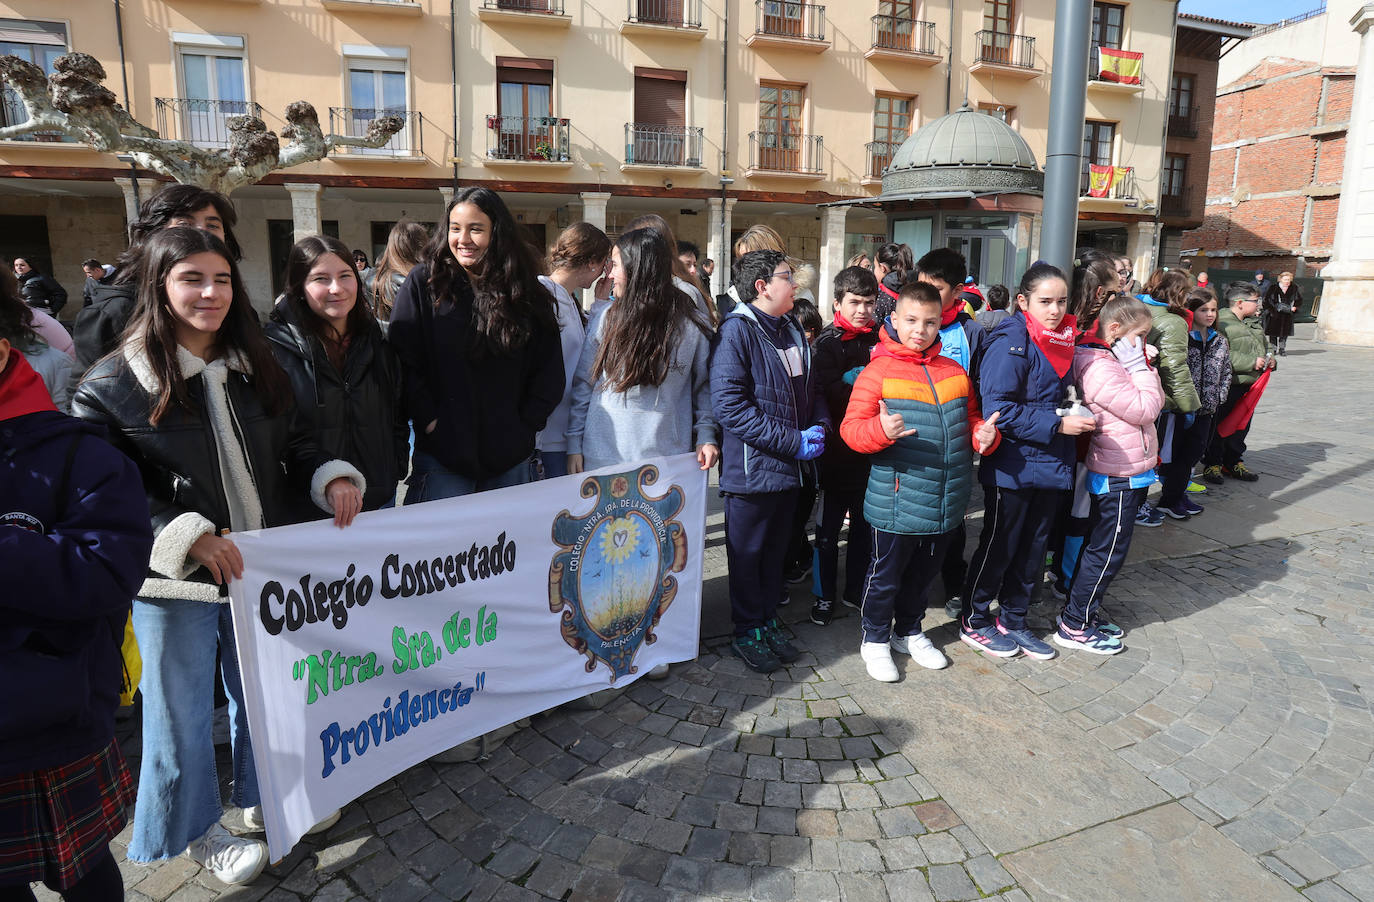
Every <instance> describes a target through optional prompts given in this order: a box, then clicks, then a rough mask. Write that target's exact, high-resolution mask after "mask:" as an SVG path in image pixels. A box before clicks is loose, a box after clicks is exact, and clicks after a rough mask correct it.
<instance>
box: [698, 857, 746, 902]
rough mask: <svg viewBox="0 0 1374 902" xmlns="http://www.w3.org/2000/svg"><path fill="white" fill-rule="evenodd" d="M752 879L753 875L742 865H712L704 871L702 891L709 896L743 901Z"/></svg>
mask: <svg viewBox="0 0 1374 902" xmlns="http://www.w3.org/2000/svg"><path fill="white" fill-rule="evenodd" d="M752 878H753V874H752V873H751V871H750V869H749V868H747V867H745V866H743V865H738V864H725V863H721V864H714V865H711V866H710V867H709V868H708V869H707V870H706V877H705V880H703V881H702V890H703V891H704V892H705V893H706V894H707V895H711V896H723V897H725V898H727V899H745V898H748V896H749V888H750V881H751V880H752Z"/></svg>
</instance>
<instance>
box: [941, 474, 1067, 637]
mask: <svg viewBox="0 0 1374 902" xmlns="http://www.w3.org/2000/svg"><path fill="white" fill-rule="evenodd" d="M1068 501H1069V492H1068V490H1066V489H1004V488H1001V487H999V486H995V485H985V486H983V534H982V535H981V536H980V537H979V539H978V549H977V550H976V551H974V552H973V558H972V559H971V560H970V561H969V565H968V584H967V586H966V587H965V589H964V610H963V614H962V615H961V618H960V620H961V622H962V624H963V625H964V626H965V627H966V628H968V629H982V628H983V627H985V626H991V625H992V621H993V618H992V614H991V613H989V611H988V608H989V606H990V605H991V604H992V601H993V599H994V598H995V599H997V603H998V606H999V608H1000V613H999V614H998V619H999V620H1000V621H1001V622H1002V626H1004V627H1006V628H1007V629H1009V630H1020V629H1025V628H1026V611H1027V610H1028V609H1029V608H1030V599H1031V594H1032V593H1033V592H1034V591H1035V586H1036V584H1037V583H1038V582H1040V573H1041V571H1042V570H1043V569H1044V567H1045V546H1046V545H1048V544H1049V539H1050V527H1051V526H1052V525H1053V524H1054V520H1055V518H1056V517H1058V516H1059V510H1060V508H1061V507H1063V505H1065V504H1067V503H1068Z"/></svg>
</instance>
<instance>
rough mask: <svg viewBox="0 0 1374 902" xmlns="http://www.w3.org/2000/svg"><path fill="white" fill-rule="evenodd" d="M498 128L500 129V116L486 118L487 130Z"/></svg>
mask: <svg viewBox="0 0 1374 902" xmlns="http://www.w3.org/2000/svg"><path fill="white" fill-rule="evenodd" d="M500 127H501V117H500V116H488V117H487V128H488V129H496V128H500Z"/></svg>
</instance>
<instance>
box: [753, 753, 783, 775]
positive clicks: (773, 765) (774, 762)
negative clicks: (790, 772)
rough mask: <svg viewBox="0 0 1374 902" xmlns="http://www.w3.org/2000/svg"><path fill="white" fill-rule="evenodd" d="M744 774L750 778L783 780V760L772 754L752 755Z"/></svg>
mask: <svg viewBox="0 0 1374 902" xmlns="http://www.w3.org/2000/svg"><path fill="white" fill-rule="evenodd" d="M744 775H745V777H746V778H748V779H750V780H781V779H782V762H781V761H780V760H778V759H777V758H774V757H772V756H771V755H750V756H749V764H748V765H747V766H746V767H745V770H744Z"/></svg>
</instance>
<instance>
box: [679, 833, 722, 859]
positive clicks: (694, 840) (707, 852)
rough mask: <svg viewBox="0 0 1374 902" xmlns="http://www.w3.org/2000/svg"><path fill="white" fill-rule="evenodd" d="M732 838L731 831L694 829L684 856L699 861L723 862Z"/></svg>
mask: <svg viewBox="0 0 1374 902" xmlns="http://www.w3.org/2000/svg"><path fill="white" fill-rule="evenodd" d="M730 836H731V833H730V831H729V830H717V829H715V828H712V827H694V828H692V834H691V837H690V838H689V839H688V840H687V849H686V850H685V851H684V853H683V854H685V855H686V856H687V857H689V858H694V859H697V860H698V861H723V860H725V856H726V852H727V850H728V849H729V844H730Z"/></svg>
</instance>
